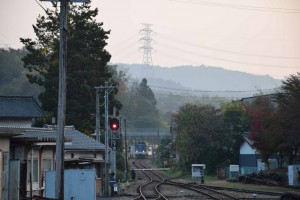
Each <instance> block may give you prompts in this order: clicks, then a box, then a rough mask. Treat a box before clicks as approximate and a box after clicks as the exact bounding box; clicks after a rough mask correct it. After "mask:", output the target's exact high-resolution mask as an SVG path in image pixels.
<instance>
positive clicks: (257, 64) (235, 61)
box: [160, 43, 300, 69]
mask: <svg viewBox="0 0 300 200" xmlns="http://www.w3.org/2000/svg"><path fill="white" fill-rule="evenodd" d="M160 44H162V45H163V46H166V47H167V48H171V49H173V50H174V49H177V50H179V51H181V52H186V53H188V54H193V55H196V56H200V57H204V58H210V59H213V60H221V61H225V62H230V63H238V64H245V65H252V66H253V65H255V66H262V67H272V68H295V69H299V68H300V66H289V65H288V66H287V65H281V66H279V65H268V64H260V63H252V62H244V61H238V60H231V59H227V58H219V57H215V56H211V55H205V54H198V53H196V52H194V51H188V50H183V49H181V48H178V47H175V46H172V45H168V44H165V43H160Z"/></svg>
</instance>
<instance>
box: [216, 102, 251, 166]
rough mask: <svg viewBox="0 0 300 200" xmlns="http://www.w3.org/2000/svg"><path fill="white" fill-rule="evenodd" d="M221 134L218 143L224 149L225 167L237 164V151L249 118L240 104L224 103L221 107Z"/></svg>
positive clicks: (247, 126)
mask: <svg viewBox="0 0 300 200" xmlns="http://www.w3.org/2000/svg"><path fill="white" fill-rule="evenodd" d="M221 109H222V121H223V134H220V136H221V138H220V142H221V144H222V146H223V147H224V148H222V151H223V154H224V155H223V157H224V158H226V163H224V164H226V165H229V164H233V163H239V151H240V145H241V144H242V141H243V138H242V134H243V133H244V132H245V131H246V130H248V128H249V125H248V123H249V117H248V115H247V113H246V112H245V110H244V108H243V106H242V105H241V104H240V103H224V104H222V105H221Z"/></svg>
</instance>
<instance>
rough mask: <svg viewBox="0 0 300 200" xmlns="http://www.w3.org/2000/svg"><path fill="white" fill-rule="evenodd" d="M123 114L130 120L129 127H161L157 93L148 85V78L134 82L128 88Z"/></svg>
mask: <svg viewBox="0 0 300 200" xmlns="http://www.w3.org/2000/svg"><path fill="white" fill-rule="evenodd" d="M127 99H128V100H125V102H126V103H124V107H125V108H124V111H123V113H122V115H123V116H126V118H127V120H128V128H133V129H140V128H149V129H158V128H160V127H161V123H160V120H159V113H158V109H157V108H156V99H155V95H154V93H153V92H152V90H151V88H150V87H149V86H148V85H147V79H143V80H142V82H141V83H140V84H138V83H134V84H133V85H132V86H131V88H130V89H129V90H128V95H127Z"/></svg>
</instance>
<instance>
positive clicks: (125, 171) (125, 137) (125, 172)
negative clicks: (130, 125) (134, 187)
mask: <svg viewBox="0 0 300 200" xmlns="http://www.w3.org/2000/svg"><path fill="white" fill-rule="evenodd" d="M124 147H125V167H124V181H127V130H126V117H124Z"/></svg>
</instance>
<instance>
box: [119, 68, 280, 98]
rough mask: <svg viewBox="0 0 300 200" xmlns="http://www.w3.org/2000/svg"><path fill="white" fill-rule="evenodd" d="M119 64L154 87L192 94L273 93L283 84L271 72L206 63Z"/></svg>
mask: <svg viewBox="0 0 300 200" xmlns="http://www.w3.org/2000/svg"><path fill="white" fill-rule="evenodd" d="M117 65H118V67H119V68H120V69H124V70H127V74H128V75H129V76H130V77H131V78H132V79H138V80H141V79H142V78H144V77H146V78H147V79H148V84H149V85H150V87H151V88H152V89H153V90H154V91H155V90H159V91H162V90H164V91H167V90H168V91H169V92H170V91H171V92H172V93H178V92H181V93H183V92H186V93H192V94H193V95H209V96H231V97H233V96H235V97H246V96H252V95H253V94H255V93H258V91H262V92H263V93H273V92H274V91H275V90H274V89H276V88H278V87H280V85H281V80H279V79H275V78H272V77H271V76H267V75H266V76H261V75H253V74H250V73H245V72H239V71H231V70H226V69H223V68H219V67H210V66H204V65H202V66H178V67H172V68H167V67H159V66H153V67H150V66H144V65H139V64H131V65H129V64H117ZM201 91H203V92H201ZM230 91H233V92H230ZM236 91H240V92H236ZM246 91H248V92H246Z"/></svg>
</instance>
